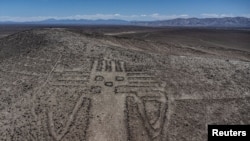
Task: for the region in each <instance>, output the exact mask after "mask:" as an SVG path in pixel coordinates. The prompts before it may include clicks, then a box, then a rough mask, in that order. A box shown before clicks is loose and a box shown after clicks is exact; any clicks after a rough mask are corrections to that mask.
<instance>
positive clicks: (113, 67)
mask: <svg viewBox="0 0 250 141" xmlns="http://www.w3.org/2000/svg"><path fill="white" fill-rule="evenodd" d="M93 29H94V30H93ZM249 38H250V34H249V31H238V30H229V31H227V30H214V29H213V30H212V29H200V30H198V29H188V30H186V29H183V30H181V29H154V28H149V29H143V28H139V29H136V28H135V27H130V28H128V27H127V29H126V28H118V27H116V28H113V29H112V28H110V27H109V28H105V29H102V28H93V27H91V28H82V29H81V28H42V29H38V28H37V29H33V30H25V31H21V32H18V33H15V34H11V35H8V36H4V37H2V38H0V101H1V102H0V140H3V141H5V140H6V141H13V140H14V141H69V140H74V141H78V140H79V141H80V140H81V141H82V140H86V141H126V140H129V141H202V140H206V139H207V125H208V124H250V113H249V111H250V81H249V80H250V52H249V45H250V42H249V40H248V39H249Z"/></svg>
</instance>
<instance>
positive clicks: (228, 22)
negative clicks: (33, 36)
mask: <svg viewBox="0 0 250 141" xmlns="http://www.w3.org/2000/svg"><path fill="white" fill-rule="evenodd" d="M0 24H52V25H58V24H62V25H135V26H153V27H161V26H187V27H250V18H246V17H224V18H177V19H170V20H159V21H125V20H119V19H108V20H103V19H98V20H86V19H80V20H72V19H62V20H57V19H47V20H43V21H34V22H12V21H6V22H0Z"/></svg>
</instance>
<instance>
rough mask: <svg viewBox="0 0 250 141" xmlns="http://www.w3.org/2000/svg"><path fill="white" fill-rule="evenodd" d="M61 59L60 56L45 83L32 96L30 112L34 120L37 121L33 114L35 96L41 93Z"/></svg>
mask: <svg viewBox="0 0 250 141" xmlns="http://www.w3.org/2000/svg"><path fill="white" fill-rule="evenodd" d="M61 57H62V55H61V54H60V56H59V58H58V59H57V61H56V63H55V65H54V66H53V67H52V69H51V71H50V72H49V74H48V76H47V78H46V80H45V82H44V83H43V84H42V85H41V86H40V87H39V88H38V90H37V91H36V92H35V93H34V94H33V96H32V105H33V106H32V110H31V111H32V114H33V116H34V117H35V118H36V119H37V115H36V113H35V106H34V101H35V99H36V96H37V94H38V93H39V92H40V91H41V89H42V88H43V87H44V86H45V85H46V84H47V83H48V81H49V79H50V78H51V74H52V73H53V71H54V70H55V68H56V66H57V64H58V63H59V61H60V60H61Z"/></svg>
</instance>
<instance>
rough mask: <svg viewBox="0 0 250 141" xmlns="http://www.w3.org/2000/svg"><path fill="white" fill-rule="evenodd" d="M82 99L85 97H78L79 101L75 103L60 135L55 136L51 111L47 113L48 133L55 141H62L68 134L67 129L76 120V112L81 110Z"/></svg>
mask: <svg viewBox="0 0 250 141" xmlns="http://www.w3.org/2000/svg"><path fill="white" fill-rule="evenodd" d="M84 97H85V95H82V96H81V97H80V99H79V100H78V101H77V103H76V105H75V107H74V109H73V111H72V113H71V115H70V116H69V119H68V120H67V123H66V126H65V127H64V128H63V130H62V132H61V133H60V134H57V133H56V131H55V125H54V121H53V113H52V111H48V123H49V126H48V127H49V132H50V134H51V135H52V137H53V138H54V139H55V140H56V141H60V140H62V138H63V137H64V136H65V135H66V134H67V133H68V132H69V128H70V126H71V125H72V123H73V121H74V119H75V118H76V115H77V112H78V111H79V109H80V108H81V105H82V103H83V100H84Z"/></svg>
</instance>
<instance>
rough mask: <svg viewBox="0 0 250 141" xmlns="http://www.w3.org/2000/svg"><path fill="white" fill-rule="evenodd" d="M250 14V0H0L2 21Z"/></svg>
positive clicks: (155, 18) (0, 19) (162, 17)
mask: <svg viewBox="0 0 250 141" xmlns="http://www.w3.org/2000/svg"><path fill="white" fill-rule="evenodd" d="M223 16H248V17H249V16H250V0H0V21H4V20H20V21H22V20H24V21H25V20H42V19H45V18H58V19H60V18H61V19H62V18H72V19H80V18H88V19H102V18H103V19H108V18H116V19H125V20H157V19H170V18H177V17H183V18H185V17H186V18H187V17H223Z"/></svg>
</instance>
